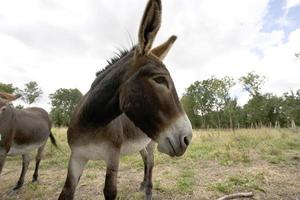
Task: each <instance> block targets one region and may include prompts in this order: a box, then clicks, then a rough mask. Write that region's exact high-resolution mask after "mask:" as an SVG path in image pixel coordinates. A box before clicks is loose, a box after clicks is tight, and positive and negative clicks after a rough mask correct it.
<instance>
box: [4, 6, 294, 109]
mask: <svg viewBox="0 0 300 200" xmlns="http://www.w3.org/2000/svg"><path fill="white" fill-rule="evenodd" d="M146 3H147V0H126V1H124V0H122V1H121V0H85V1H82V0H26V1H24V0H0V82H3V83H12V84H13V85H15V86H17V87H20V88H22V87H23V86H24V84H25V83H27V82H29V81H36V82H37V83H38V84H39V86H40V87H41V89H42V90H43V92H44V94H43V97H42V98H41V99H40V100H39V101H38V102H37V105H39V106H42V107H44V108H46V109H47V110H49V109H50V101H49V99H48V95H49V94H52V93H54V92H55V91H56V90H57V89H59V88H78V89H79V90H80V91H81V92H82V93H86V92H87V91H88V89H89V87H90V85H91V83H92V82H93V80H94V79H95V73H96V72H97V71H98V70H100V69H102V68H104V67H105V66H106V60H107V59H109V58H110V57H111V56H113V55H114V52H115V51H117V49H118V48H129V47H130V46H131V40H132V41H133V42H136V41H137V32H138V26H139V24H140V20H141V17H142V14H143V11H144V8H145V5H146ZM162 5H163V16H162V26H161V29H160V31H159V33H158V36H157V38H156V40H155V43H154V46H156V45H159V44H160V43H162V42H164V41H165V40H166V39H167V38H168V37H169V36H171V35H177V36H178V39H177V41H176V43H175V44H174V46H173V47H172V50H171V51H170V53H169V54H168V56H167V58H166V59H165V61H164V62H165V64H166V66H167V68H168V69H169V71H170V73H171V76H172V78H173V80H174V83H175V86H176V88H177V91H178V93H179V95H180V96H181V95H182V94H183V93H184V91H185V89H186V88H187V87H188V86H189V85H190V84H191V83H193V82H194V81H196V80H203V79H207V78H210V77H211V76H215V77H217V78H221V77H224V76H231V77H233V78H235V79H236V80H237V79H238V78H239V77H241V76H243V75H245V74H246V73H248V72H251V71H255V72H256V73H258V74H260V75H264V76H265V77H266V78H267V79H266V84H265V85H264V87H263V91H264V92H271V93H274V94H277V95H281V94H282V93H283V92H285V91H288V90H296V89H300V60H297V59H296V57H295V53H297V52H300V0H227V1H220V0H172V1H170V0H162ZM231 95H232V97H238V98H239V103H240V104H243V103H245V102H246V101H247V99H248V98H249V96H248V94H247V93H246V92H245V91H243V90H242V88H241V86H240V85H236V86H235V87H233V89H232V91H231Z"/></svg>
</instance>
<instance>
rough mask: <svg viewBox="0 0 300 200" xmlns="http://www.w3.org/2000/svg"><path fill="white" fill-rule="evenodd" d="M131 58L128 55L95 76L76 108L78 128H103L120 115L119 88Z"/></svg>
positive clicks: (130, 54)
mask: <svg viewBox="0 0 300 200" xmlns="http://www.w3.org/2000/svg"><path fill="white" fill-rule="evenodd" d="M131 58H132V53H129V54H128V55H127V56H125V57H124V58H122V59H120V61H118V62H116V63H115V64H113V65H112V66H111V67H109V68H107V69H106V70H105V71H104V72H102V73H100V74H99V75H98V76H97V78H96V79H95V81H94V82H93V84H92V86H91V88H90V90H89V91H88V93H87V94H86V95H85V96H84V97H83V100H82V101H81V103H80V105H79V108H78V109H79V110H78V112H77V114H78V116H77V120H76V124H77V125H79V127H80V128H84V129H95V128H100V127H104V126H106V125H107V124H108V123H109V122H111V121H112V120H113V119H115V118H116V117H117V116H119V115H120V114H121V113H122V111H121V110H120V108H119V88H120V86H121V85H122V83H123V81H124V80H125V79H126V78H125V76H126V74H127V71H128V68H129V67H130V62H131V61H130V60H131Z"/></svg>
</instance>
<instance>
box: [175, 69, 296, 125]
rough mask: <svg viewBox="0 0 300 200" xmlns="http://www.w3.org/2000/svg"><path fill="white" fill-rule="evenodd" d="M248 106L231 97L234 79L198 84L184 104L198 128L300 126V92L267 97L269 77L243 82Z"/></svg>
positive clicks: (190, 89)
mask: <svg viewBox="0 0 300 200" xmlns="http://www.w3.org/2000/svg"><path fill="white" fill-rule="evenodd" d="M239 82H240V83H241V84H242V87H243V89H244V90H245V91H247V92H249V94H250V99H249V100H248V102H247V103H246V104H245V105H243V106H239V105H238V103H237V98H232V97H231V96H230V90H231V88H232V87H233V86H234V85H235V82H234V80H233V79H232V78H230V77H224V78H220V79H218V78H215V77H211V78H209V79H206V80H202V81H196V82H194V83H193V84H191V85H190V86H189V87H188V88H187V89H186V92H185V94H184V95H183V97H182V99H181V102H182V104H183V107H184V108H185V110H186V113H187V115H188V116H189V118H190V119H191V122H192V125H193V127H195V128H209V127H211V128H232V129H234V128H237V127H245V128H246V127H261V126H275V125H276V126H278V125H281V126H284V127H290V126H292V124H293V123H294V124H296V125H300V89H299V90H298V91H295V92H293V91H290V92H287V93H284V94H283V95H282V96H280V97H278V96H276V95H273V94H270V93H265V94H264V93H263V92H262V90H261V88H262V86H263V84H264V83H265V77H264V76H261V75H258V74H256V73H254V72H250V73H248V74H246V75H245V76H242V77H241V78H240V79H239Z"/></svg>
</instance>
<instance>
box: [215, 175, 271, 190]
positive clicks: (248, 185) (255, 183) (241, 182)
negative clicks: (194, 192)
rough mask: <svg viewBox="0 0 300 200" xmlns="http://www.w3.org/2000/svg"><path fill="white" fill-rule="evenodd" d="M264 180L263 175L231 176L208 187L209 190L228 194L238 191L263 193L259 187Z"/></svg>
mask: <svg viewBox="0 0 300 200" xmlns="http://www.w3.org/2000/svg"><path fill="white" fill-rule="evenodd" d="M263 180H264V176H263V174H257V175H255V176H254V175H243V176H239V175H236V176H231V177H229V178H228V179H226V180H225V181H222V182H217V183H213V184H211V185H210V189H212V190H215V191H218V192H221V193H225V194H229V193H232V192H235V191H239V190H245V189H247V190H258V191H261V192H265V191H264V189H263V188H262V187H261V185H262V182H263Z"/></svg>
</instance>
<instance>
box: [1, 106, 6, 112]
mask: <svg viewBox="0 0 300 200" xmlns="http://www.w3.org/2000/svg"><path fill="white" fill-rule="evenodd" d="M5 110H6V107H5V106H3V107H2V108H1V109H0V114H2V113H3V112H4V111H5Z"/></svg>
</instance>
